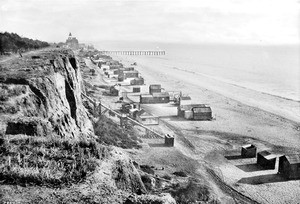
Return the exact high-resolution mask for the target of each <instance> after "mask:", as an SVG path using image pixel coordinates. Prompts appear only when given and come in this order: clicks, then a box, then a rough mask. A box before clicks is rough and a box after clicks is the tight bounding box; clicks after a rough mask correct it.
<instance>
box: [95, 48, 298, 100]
mask: <svg viewBox="0 0 300 204" xmlns="http://www.w3.org/2000/svg"><path fill="white" fill-rule="evenodd" d="M94 45H95V46H96V48H97V49H99V50H164V51H166V55H164V56H127V57H128V58H131V59H132V60H136V61H137V62H138V61H139V60H143V61H148V63H151V62H153V64H161V65H164V66H168V67H172V68H175V69H180V70H184V71H187V72H193V73H196V74H200V75H202V76H205V77H208V78H212V79H215V80H218V81H220V82H223V83H227V84H232V85H235V86H239V87H243V88H247V89H251V90H254V91H258V92H262V93H266V94H270V95H274V96H278V97H282V98H285V99H288V100H294V101H300V47H299V46H297V45H276V46H275V45H274V46H271V45H268V46H267V45H225V44H175V43H174V44H166V43H155V42H153V43H150V42H147V43H146V42H96V43H95V42H94ZM183 77H184V76H183Z"/></svg>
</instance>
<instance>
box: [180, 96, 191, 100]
mask: <svg viewBox="0 0 300 204" xmlns="http://www.w3.org/2000/svg"><path fill="white" fill-rule="evenodd" d="M180 100H192V98H191V97H190V96H180Z"/></svg>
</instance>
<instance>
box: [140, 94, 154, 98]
mask: <svg viewBox="0 0 300 204" xmlns="http://www.w3.org/2000/svg"><path fill="white" fill-rule="evenodd" d="M141 97H142V98H151V97H152V95H151V94H141Z"/></svg>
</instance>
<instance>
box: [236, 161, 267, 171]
mask: <svg viewBox="0 0 300 204" xmlns="http://www.w3.org/2000/svg"><path fill="white" fill-rule="evenodd" d="M236 167H237V168H239V169H241V170H243V171H245V172H254V171H264V170H269V169H266V168H263V167H262V166H260V165H258V164H256V163H254V164H242V165H236Z"/></svg>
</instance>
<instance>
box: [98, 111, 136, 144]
mask: <svg viewBox="0 0 300 204" xmlns="http://www.w3.org/2000/svg"><path fill="white" fill-rule="evenodd" d="M94 131H95V134H96V135H97V141H98V142H99V143H102V144H106V145H114V146H117V147H121V148H124V149H127V148H140V145H139V144H138V137H137V136H136V135H135V133H134V131H133V129H132V127H130V126H129V127H126V128H121V127H119V126H117V125H116V123H114V122H113V121H112V120H111V119H109V118H107V117H106V116H101V117H100V118H99V120H98V121H97V122H95V123H94Z"/></svg>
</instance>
